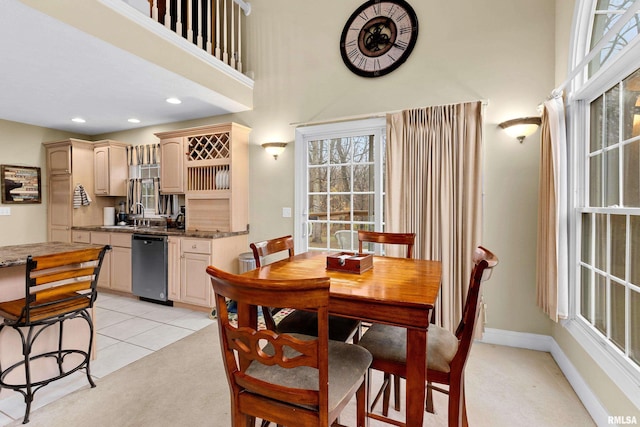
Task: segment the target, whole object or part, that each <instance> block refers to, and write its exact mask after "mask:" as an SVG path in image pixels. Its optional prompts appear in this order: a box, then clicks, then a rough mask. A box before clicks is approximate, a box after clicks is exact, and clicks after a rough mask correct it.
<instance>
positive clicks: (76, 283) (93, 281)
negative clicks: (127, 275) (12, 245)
mask: <svg viewBox="0 0 640 427" xmlns="http://www.w3.org/2000/svg"><path fill="white" fill-rule="evenodd" d="M109 249H110V246H108V245H106V246H100V247H95V248H88V249H80V250H75V251H69V252H63V253H57V254H52V255H43V256H37V257H32V256H28V257H27V264H26V276H25V277H26V279H25V298H20V299H17V300H12V301H6V302H2V303H0V317H2V318H3V319H4V321H3V323H2V324H0V333H1V332H2V330H3V329H4V328H5V327H9V328H13V329H14V330H15V331H16V332H17V333H18V335H19V336H20V340H21V342H22V355H23V358H22V359H21V360H18V361H16V362H15V363H12V364H11V365H9V366H6V367H0V389H2V388H6V389H11V390H14V391H17V392H19V393H20V394H22V396H23V397H24V401H25V404H26V409H25V414H24V419H23V424H26V423H28V422H29V413H30V411H31V403H32V402H33V396H34V394H35V393H36V392H37V391H38V390H40V389H41V388H42V387H44V386H46V385H47V384H49V383H51V382H53V381H56V380H59V379H62V378H64V377H66V376H67V375H71V374H73V373H74V372H76V371H78V370H80V369H84V370H85V371H86V374H87V380H89V385H90V386H91V387H92V388H93V387H95V386H96V385H95V383H94V382H93V379H92V378H91V372H90V362H91V351H92V348H93V320H92V319H91V314H90V313H89V311H90V310H91V308H92V307H93V303H94V302H95V300H96V297H97V290H96V286H97V283H98V275H99V274H100V268H101V266H102V260H103V258H104V254H105V252H106V251H107V250H109ZM74 319H83V320H84V321H85V322H87V325H88V328H87V335H88V337H87V338H88V346H87V349H86V350H85V349H77V348H71V345H70V344H69V343H70V342H71V341H70V340H69V339H67V338H66V336H65V334H64V324H65V322H67V321H74ZM51 327H53V329H51V330H52V331H56V334H57V335H58V337H57V339H55V344H48V345H54V347H55V348H53V349H52V347H48V345H47V344H46V343H45V342H44V341H43V340H40V341H37V340H38V337H40V336H41V334H42V332H43V331H45V330H49V328H51ZM45 335H46V334H45ZM43 337H44V336H43ZM36 341H37V342H36ZM32 365H37V366H39V367H40V369H43V370H46V371H47V372H53V373H52V374H51V376H49V375H47V376H46V378H43V377H42V376H43V375H44V374H42V375H40V374H37V373H35V372H32V368H33V366H32Z"/></svg>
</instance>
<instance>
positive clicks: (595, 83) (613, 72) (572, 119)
mask: <svg viewBox="0 0 640 427" xmlns="http://www.w3.org/2000/svg"><path fill="white" fill-rule="evenodd" d="M593 8H594V2H586V1H585V2H582V3H581V4H580V7H579V8H578V9H577V11H576V21H575V22H576V30H575V32H574V39H573V40H572V46H571V49H573V51H572V56H571V61H572V66H573V67H575V66H576V65H577V64H578V63H579V62H580V61H581V59H582V57H583V56H584V55H585V52H586V50H587V49H588V41H589V40H590V35H591V20H590V16H591V12H592V10H593ZM638 57H640V37H636V39H635V40H634V41H633V42H632V43H631V44H630V45H629V46H628V47H627V49H626V51H625V52H624V53H621V54H619V55H618V56H617V57H616V58H614V59H613V60H612V61H610V62H608V63H606V64H605V65H604V66H603V67H602V68H601V69H600V70H599V71H598V72H597V73H595V74H594V75H593V76H592V77H591V78H590V79H589V81H588V82H586V83H584V76H585V73H586V71H585V72H583V73H580V74H578V76H577V77H576V79H574V81H573V82H572V88H573V89H574V91H573V92H572V93H569V96H568V109H567V111H568V113H569V115H570V116H569V117H568V123H569V132H570V135H569V140H570V141H571V143H570V152H571V153H572V156H571V160H570V162H571V163H570V165H571V174H570V176H569V180H570V188H571V189H572V190H573V191H571V192H570V196H569V198H570V199H569V200H568V203H569V209H570V210H569V211H570V212H571V214H570V215H569V228H570V230H571V231H570V235H572V236H574V237H573V238H571V239H570V242H569V243H570V244H569V246H570V247H569V259H570V262H571V264H572V265H571V268H570V277H569V282H570V283H571V284H572V286H571V287H570V289H569V291H570V304H569V310H570V317H569V319H567V320H564V321H562V322H561V324H562V326H563V327H564V328H566V330H567V331H568V332H569V333H570V334H571V336H572V337H573V338H574V339H575V340H576V341H577V342H578V344H579V345H580V346H581V347H582V348H583V349H584V350H585V352H587V353H588V354H589V355H590V357H592V358H593V359H594V361H595V362H596V363H597V364H598V365H599V366H600V368H602V370H603V371H604V372H605V374H606V375H607V376H608V377H609V378H610V379H611V380H612V381H613V382H614V383H615V384H616V385H617V386H618V387H619V388H620V390H621V391H622V392H623V393H624V394H625V395H626V397H627V398H628V399H629V400H630V401H631V402H633V404H634V405H636V406H638V407H640V369H636V367H635V366H632V365H630V364H629V363H628V362H626V361H623V359H622V357H621V356H620V355H619V354H618V350H617V349H615V348H614V347H613V346H612V345H610V343H608V342H607V341H606V340H605V339H603V338H602V337H601V336H600V335H598V334H597V333H596V332H595V331H594V330H592V329H591V328H590V327H589V326H587V325H586V324H585V323H584V321H582V320H580V319H579V318H578V315H577V312H578V310H577V307H576V305H577V299H576V290H577V286H578V284H577V279H578V277H579V269H580V265H579V263H578V262H576V260H578V259H579V254H580V247H581V246H580V235H581V234H580V228H579V227H580V215H579V214H578V213H577V211H576V207H577V206H579V203H580V201H581V197H582V195H581V194H580V193H579V190H578V186H577V185H576V183H578V182H584V174H585V170H584V164H583V162H582V159H583V156H584V147H581V146H579V144H578V142H577V141H585V140H586V138H587V131H586V121H587V116H588V113H589V112H588V105H589V103H590V102H591V101H593V100H594V99H595V98H597V97H598V96H600V95H601V94H602V93H604V92H605V91H606V90H608V89H609V88H610V87H611V86H612V85H613V84H615V83H616V82H619V81H620V80H622V79H624V78H625V77H626V76H628V75H629V74H631V73H632V72H634V71H635V70H637V69H638V68H639V63H638V60H637V58H638Z"/></svg>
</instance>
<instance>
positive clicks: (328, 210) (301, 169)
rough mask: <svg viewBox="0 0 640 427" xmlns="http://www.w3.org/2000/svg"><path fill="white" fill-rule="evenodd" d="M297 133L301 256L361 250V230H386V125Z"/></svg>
mask: <svg viewBox="0 0 640 427" xmlns="http://www.w3.org/2000/svg"><path fill="white" fill-rule="evenodd" d="M296 133H297V137H296V153H298V152H300V153H301V154H300V155H298V157H297V159H296V177H297V179H296V184H297V185H296V194H297V195H298V197H297V198H296V200H297V201H296V203H297V207H296V213H297V215H296V218H300V227H296V229H297V230H300V231H301V233H300V235H299V236H296V246H297V248H298V249H297V251H302V250H304V251H307V250H310V251H313V250H336V251H337V250H347V251H352V250H357V249H358V237H357V231H358V230H377V231H381V230H382V229H383V225H384V224H383V170H384V140H385V121H384V119H377V120H364V121H357V122H345V123H339V124H334V125H322V126H310V127H306V128H300V129H298V130H297V132H296ZM303 248H304V249H303Z"/></svg>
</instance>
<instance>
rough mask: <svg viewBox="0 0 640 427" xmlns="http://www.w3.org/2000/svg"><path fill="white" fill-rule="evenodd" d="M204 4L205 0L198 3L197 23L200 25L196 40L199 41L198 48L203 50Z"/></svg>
mask: <svg viewBox="0 0 640 427" xmlns="http://www.w3.org/2000/svg"><path fill="white" fill-rule="evenodd" d="M202 2H203V0H200V1H198V15H197V18H196V22H197V23H198V37H197V38H196V40H197V41H198V47H199V48H201V49H202V23H203V21H204V19H203V16H202Z"/></svg>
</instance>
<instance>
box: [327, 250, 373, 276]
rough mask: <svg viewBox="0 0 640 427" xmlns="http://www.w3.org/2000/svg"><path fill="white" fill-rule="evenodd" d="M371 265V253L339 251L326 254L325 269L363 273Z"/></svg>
mask: <svg viewBox="0 0 640 427" xmlns="http://www.w3.org/2000/svg"><path fill="white" fill-rule="evenodd" d="M372 267H373V255H371V254H358V253H356V254H354V253H351V252H340V253H335V254H331V255H327V270H334V271H344V272H345V273H357V274H360V273H364V272H365V271H367V270H370V269H371V268H372Z"/></svg>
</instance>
